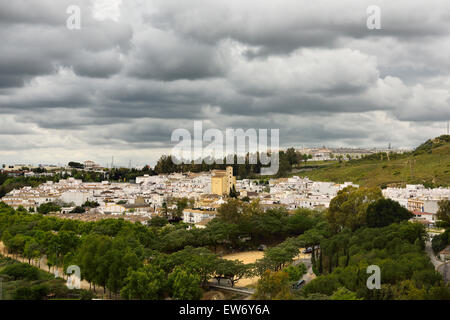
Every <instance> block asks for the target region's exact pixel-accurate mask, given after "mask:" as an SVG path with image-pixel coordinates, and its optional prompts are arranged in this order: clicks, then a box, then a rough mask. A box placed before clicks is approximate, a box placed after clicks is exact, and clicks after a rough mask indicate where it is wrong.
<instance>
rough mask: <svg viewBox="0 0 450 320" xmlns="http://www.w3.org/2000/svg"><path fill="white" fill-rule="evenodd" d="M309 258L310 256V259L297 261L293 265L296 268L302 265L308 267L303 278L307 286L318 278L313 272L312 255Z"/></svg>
mask: <svg viewBox="0 0 450 320" xmlns="http://www.w3.org/2000/svg"><path fill="white" fill-rule="evenodd" d="M309 256H310V257H309V258H304V259H298V260H295V261H294V263H293V265H294V266H296V265H298V264H300V263H303V264H304V265H305V266H306V268H307V270H308V271H307V272H306V274H305V275H304V276H303V278H302V279H303V280H305V284H307V283H308V282H310V281H311V280H313V279H314V278H315V277H316V275H315V274H314V272H313V270H312V264H311V255H309Z"/></svg>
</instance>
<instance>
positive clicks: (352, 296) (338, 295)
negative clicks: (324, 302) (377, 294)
mask: <svg viewBox="0 0 450 320" xmlns="http://www.w3.org/2000/svg"><path fill="white" fill-rule="evenodd" d="M330 299H331V300H362V299H358V297H357V295H356V292H352V291H350V290H348V289H347V288H345V287H341V288H339V289H337V290H336V291H335V292H333V294H332V295H331V297H330Z"/></svg>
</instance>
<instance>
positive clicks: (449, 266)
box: [425, 241, 450, 283]
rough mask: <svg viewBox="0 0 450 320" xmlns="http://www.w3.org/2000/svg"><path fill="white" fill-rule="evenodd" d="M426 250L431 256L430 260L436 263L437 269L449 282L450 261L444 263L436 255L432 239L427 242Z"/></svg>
mask: <svg viewBox="0 0 450 320" xmlns="http://www.w3.org/2000/svg"><path fill="white" fill-rule="evenodd" d="M425 252H426V253H427V255H428V256H429V257H430V261H431V263H432V264H433V265H434V268H435V269H436V271H437V272H439V273H440V274H441V275H442V277H443V278H444V281H445V282H446V283H448V282H449V281H450V261H449V262H447V263H444V262H442V261H441V260H439V259H438V258H437V257H436V256H435V255H434V252H433V248H432V247H431V241H426V242H425Z"/></svg>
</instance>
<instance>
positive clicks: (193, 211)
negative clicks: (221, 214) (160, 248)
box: [1, 163, 450, 227]
mask: <svg viewBox="0 0 450 320" xmlns="http://www.w3.org/2000/svg"><path fill="white" fill-rule="evenodd" d="M86 165H87V166H86ZM85 167H90V168H95V167H96V166H95V164H89V163H85ZM348 186H354V187H358V185H354V184H353V183H351V182H345V183H343V184H337V183H333V182H317V181H311V180H309V179H308V178H300V177H298V176H294V177H291V178H280V179H270V180H261V181H259V180H252V179H243V180H238V181H236V177H235V176H234V175H233V168H232V167H231V166H229V167H227V168H226V170H212V171H211V172H202V173H173V174H168V175H153V176H150V175H144V176H141V177H137V178H136V181H135V183H113V182H109V181H103V182H83V181H81V180H79V179H75V178H68V179H61V180H60V181H59V182H55V183H54V182H52V181H48V182H46V183H43V184H41V185H39V186H38V187H35V188H32V187H23V188H21V189H15V190H12V191H11V192H9V193H8V194H7V195H5V196H4V197H3V198H2V199H1V200H2V201H3V202H5V203H6V204H8V205H10V206H12V207H14V208H19V207H23V208H25V209H27V210H30V211H32V212H33V211H37V208H38V207H39V206H40V205H42V204H44V203H49V202H56V203H59V204H60V206H61V207H62V209H61V213H62V214H69V213H73V212H74V211H73V210H74V208H76V207H77V206H78V207H79V206H83V204H85V203H86V202H87V201H88V202H90V203H97V204H98V206H96V207H93V206H86V207H87V209H86V213H89V214H91V215H95V217H101V216H103V215H113V216H118V215H120V216H128V217H131V216H134V217H139V219H138V220H139V221H141V220H142V219H141V218H144V219H151V218H152V217H154V216H157V215H163V214H167V212H168V211H170V210H172V209H176V200H177V199H181V198H187V199H188V200H189V204H190V205H189V208H188V209H184V211H183V216H182V219H183V220H184V221H185V222H187V223H192V224H195V225H196V226H197V227H203V226H204V225H205V224H206V223H207V222H209V221H210V220H211V219H213V218H214V217H215V214H216V210H217V208H218V207H219V206H220V205H221V204H223V203H224V202H225V201H226V200H225V198H226V197H227V196H228V195H230V192H234V191H236V192H237V193H238V194H239V196H240V198H243V199H247V200H248V201H250V200H254V199H258V200H259V203H260V205H261V207H262V208H263V209H264V210H267V209H269V208H274V207H284V208H286V209H288V210H295V209H298V208H307V209H317V210H321V209H325V208H328V207H329V205H330V202H331V200H332V199H333V198H334V197H335V196H336V195H337V193H338V192H339V191H340V190H342V189H344V188H345V187H348ZM383 195H384V196H385V197H386V198H390V199H393V200H395V201H398V202H399V203H400V204H401V205H402V206H404V207H405V208H407V209H408V210H410V211H411V212H413V213H414V216H415V219H417V220H419V221H423V222H424V223H427V224H434V222H435V221H436V212H437V210H438V202H439V201H440V200H443V199H450V189H449V188H447V189H444V188H437V189H426V188H424V187H423V186H422V185H407V186H406V188H387V189H384V190H383Z"/></svg>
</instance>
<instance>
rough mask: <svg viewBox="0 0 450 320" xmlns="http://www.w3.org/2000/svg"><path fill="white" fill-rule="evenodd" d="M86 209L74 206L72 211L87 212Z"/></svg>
mask: <svg viewBox="0 0 450 320" xmlns="http://www.w3.org/2000/svg"><path fill="white" fill-rule="evenodd" d="M85 212H86V210H85V209H84V208H83V207H80V206H76V207H75V208H73V209H72V210H71V211H70V213H85Z"/></svg>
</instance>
